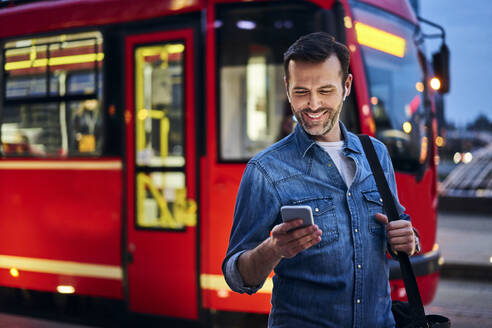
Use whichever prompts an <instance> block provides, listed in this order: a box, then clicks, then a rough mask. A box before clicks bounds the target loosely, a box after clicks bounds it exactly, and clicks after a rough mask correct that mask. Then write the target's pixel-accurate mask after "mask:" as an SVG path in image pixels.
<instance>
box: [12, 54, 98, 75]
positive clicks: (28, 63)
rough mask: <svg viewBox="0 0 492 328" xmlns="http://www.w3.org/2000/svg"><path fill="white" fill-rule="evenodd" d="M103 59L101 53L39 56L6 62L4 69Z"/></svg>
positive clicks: (90, 61)
mask: <svg viewBox="0 0 492 328" xmlns="http://www.w3.org/2000/svg"><path fill="white" fill-rule="evenodd" d="M103 59H104V54H103V53H97V54H83V55H73V56H61V57H51V58H49V59H47V58H39V59H34V58H33V59H32V60H21V61H15V62H8V63H6V64H5V66H4V67H5V70H6V71H12V70H16V69H25V68H31V67H45V66H47V65H49V66H60V65H70V64H82V63H92V62H94V61H102V60H103Z"/></svg>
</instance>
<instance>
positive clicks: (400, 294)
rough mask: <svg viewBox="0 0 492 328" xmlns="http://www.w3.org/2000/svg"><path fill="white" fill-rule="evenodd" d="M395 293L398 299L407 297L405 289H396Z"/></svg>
mask: <svg viewBox="0 0 492 328" xmlns="http://www.w3.org/2000/svg"><path fill="white" fill-rule="evenodd" d="M397 293H398V297H400V298H404V297H405V296H407V292H406V290H405V287H400V288H398V291H397Z"/></svg>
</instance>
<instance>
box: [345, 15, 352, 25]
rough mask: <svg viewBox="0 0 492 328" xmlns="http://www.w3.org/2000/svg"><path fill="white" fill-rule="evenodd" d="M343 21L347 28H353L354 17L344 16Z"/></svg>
mask: <svg viewBox="0 0 492 328" xmlns="http://www.w3.org/2000/svg"><path fill="white" fill-rule="evenodd" d="M343 23H344V25H345V28H352V18H350V17H349V16H345V17H344V18H343Z"/></svg>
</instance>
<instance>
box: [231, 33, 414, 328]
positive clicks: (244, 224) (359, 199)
mask: <svg viewBox="0 0 492 328" xmlns="http://www.w3.org/2000/svg"><path fill="white" fill-rule="evenodd" d="M349 60H350V53H349V51H348V49H347V48H346V47H345V46H344V45H342V44H340V43H338V42H336V41H335V40H334V38H333V37H331V36H330V35H328V34H326V33H321V32H320V33H312V34H309V35H306V36H304V37H301V38H300V39H299V40H297V41H296V42H295V43H294V44H292V45H291V46H290V48H289V49H288V50H287V52H286V53H285V54H284V71H285V87H286V91H287V97H288V100H289V102H290V104H291V107H292V112H293V113H294V115H295V117H296V119H297V121H298V123H299V124H298V125H297V126H296V128H295V131H294V132H293V133H292V134H290V135H289V136H287V137H286V138H284V139H282V140H281V141H279V142H278V143H276V144H274V145H272V146H271V147H269V148H267V149H265V150H264V151H262V152H261V153H259V154H258V155H256V156H255V157H253V158H252V159H251V160H250V162H249V163H248V165H247V167H246V170H245V172H244V175H243V179H242V181H241V186H240V188H239V192H238V195H237V201H236V207H235V214H234V223H233V227H232V231H231V236H230V243H229V249H228V251H227V255H226V258H225V259H224V262H223V266H222V268H223V272H224V276H225V278H226V281H227V283H228V284H229V286H230V287H231V288H232V289H233V290H234V291H237V292H240V293H244V292H246V293H248V294H252V293H254V292H256V291H257V290H258V289H259V288H261V286H262V284H263V282H264V281H265V279H266V278H267V277H268V275H269V273H270V272H271V270H272V269H274V270H275V276H274V278H273V283H274V287H273V293H272V300H271V302H272V310H271V312H270V317H269V321H268V326H269V327H276V328H277V327H296V328H301V327H302V328H308V327H393V326H394V325H395V323H394V319H393V315H392V313H391V299H390V288H389V283H388V271H389V269H388V260H387V257H386V245H387V243H389V245H391V248H392V251H403V252H406V253H408V254H410V255H411V254H413V253H414V252H415V249H416V242H415V240H416V239H415V235H414V232H413V229H412V225H411V223H410V221H409V218H408V216H407V215H405V214H402V215H401V217H400V218H401V220H397V221H394V222H391V223H388V219H387V217H386V216H385V215H384V214H382V212H383V208H382V201H381V199H380V196H379V193H378V192H377V187H376V183H375V181H374V178H373V176H372V173H371V170H370V167H369V163H368V162H367V160H366V158H365V155H364V152H363V149H362V146H361V144H360V142H359V140H358V138H357V136H355V135H354V134H352V133H350V132H348V131H347V130H346V128H345V126H344V125H343V124H342V123H341V122H340V121H339V116H340V112H341V110H342V107H343V101H344V100H345V97H347V96H348V95H349V94H350V90H351V85H352V75H351V74H349V73H348V67H349ZM372 141H373V143H374V146H375V148H376V152H377V154H378V157H379V159H380V161H381V165H382V167H383V169H384V171H385V175H386V178H387V179H388V182H389V184H390V188H391V189H392V192H393V194H394V195H395V199H397V197H396V184H395V178H394V172H393V167H392V164H391V160H390V158H389V156H388V153H387V150H386V148H385V146H384V145H383V144H382V143H381V142H379V141H377V140H376V139H372ZM283 205H308V206H310V207H311V208H312V210H313V214H314V222H315V224H314V225H312V226H309V227H304V228H300V229H294V228H296V227H298V226H299V225H300V224H301V220H294V221H291V222H288V223H282V221H281V218H280V207H281V206H283ZM398 206H399V211H400V213H403V210H404V208H403V207H402V206H401V205H399V204H398ZM293 229H294V230H293Z"/></svg>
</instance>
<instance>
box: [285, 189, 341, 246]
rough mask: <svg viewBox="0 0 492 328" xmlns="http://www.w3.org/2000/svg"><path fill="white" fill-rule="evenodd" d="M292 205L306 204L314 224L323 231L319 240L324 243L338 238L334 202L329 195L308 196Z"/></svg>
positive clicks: (321, 243)
mask: <svg viewBox="0 0 492 328" xmlns="http://www.w3.org/2000/svg"><path fill="white" fill-rule="evenodd" d="M293 205H307V206H309V207H311V210H312V212H313V219H314V224H316V225H318V227H319V228H320V229H321V230H322V231H323V235H322V236H321V242H320V244H318V245H325V244H327V243H330V242H332V241H334V240H337V239H338V222H337V216H336V212H335V203H334V202H333V199H332V198H330V197H320V198H309V199H303V200H299V201H295V202H294V204H293Z"/></svg>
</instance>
